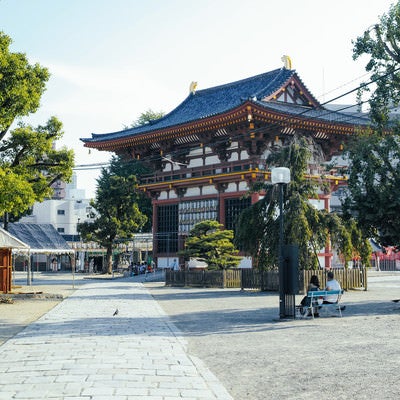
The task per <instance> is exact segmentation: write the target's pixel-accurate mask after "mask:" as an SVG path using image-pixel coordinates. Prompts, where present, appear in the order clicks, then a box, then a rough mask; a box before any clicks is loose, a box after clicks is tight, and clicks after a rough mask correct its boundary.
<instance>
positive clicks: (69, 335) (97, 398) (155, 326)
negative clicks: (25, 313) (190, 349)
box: [0, 280, 232, 400]
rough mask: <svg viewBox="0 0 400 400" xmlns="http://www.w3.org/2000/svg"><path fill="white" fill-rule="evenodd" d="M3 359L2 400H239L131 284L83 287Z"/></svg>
mask: <svg viewBox="0 0 400 400" xmlns="http://www.w3.org/2000/svg"><path fill="white" fill-rule="evenodd" d="M116 310H118V312H117V313H116V315H114V313H115V312H116ZM0 360H1V362H0V400H10V399H26V400H28V399H41V400H42V399H63V400H78V399H91V400H106V399H108V400H110V399H121V400H128V399H129V400H139V399H142V400H143V399H151V400H174V399H176V400H177V399H180V400H182V399H187V400H196V399H203V400H204V399H207V400H211V399H218V400H231V399H232V397H231V396H230V395H229V393H228V392H227V391H226V390H225V388H224V387H223V386H222V385H221V383H220V382H219V381H218V380H217V379H216V377H215V376H214V375H213V374H212V373H211V372H210V371H209V370H208V369H207V368H206V367H205V366H204V364H203V363H202V362H201V360H199V359H196V358H194V357H191V356H190V355H189V354H188V353H187V351H186V343H185V341H184V340H183V339H182V337H181V335H180V332H179V331H177V329H176V328H175V326H174V325H173V324H172V323H171V322H170V320H169V318H168V316H167V315H166V314H165V313H164V312H163V311H162V309H161V308H160V307H159V305H158V303H157V302H156V301H155V300H154V299H153V298H152V297H151V296H150V294H149V293H148V291H147V289H146V288H144V287H143V285H142V284H140V283H134V282H129V281H127V280H118V281H104V282H94V283H89V284H86V285H82V286H80V287H79V288H78V289H77V290H76V291H75V292H74V293H73V294H72V295H70V296H69V297H68V298H67V299H65V300H64V301H63V302H61V303H60V304H58V305H57V306H56V307H55V308H53V309H52V310H51V311H50V312H48V313H47V314H45V315H44V316H43V317H42V318H40V319H39V320H37V321H36V322H34V323H32V324H30V325H29V326H28V327H27V328H25V329H24V330H23V331H21V332H20V333H19V334H17V335H16V336H14V337H13V338H12V339H10V340H8V341H7V342H5V343H4V344H3V345H2V346H0Z"/></svg>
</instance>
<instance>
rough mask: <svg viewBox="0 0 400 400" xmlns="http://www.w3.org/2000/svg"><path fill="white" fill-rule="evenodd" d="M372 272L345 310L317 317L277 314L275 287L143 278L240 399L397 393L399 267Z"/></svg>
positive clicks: (352, 293)
mask: <svg viewBox="0 0 400 400" xmlns="http://www.w3.org/2000/svg"><path fill="white" fill-rule="evenodd" d="M370 275H371V276H370V277H369V289H368V291H349V292H347V293H345V294H344V296H343V302H344V304H346V310H345V311H344V312H343V314H344V315H343V318H339V317H321V318H316V319H314V320H312V319H309V318H307V319H302V320H284V321H282V320H279V318H278V314H279V310H278V304H279V302H278V300H279V299H278V296H277V294H268V293H257V292H241V291H238V290H227V289H225V290H214V289H187V288H168V287H164V286H163V285H162V284H155V283H152V284H146V286H147V287H148V288H149V289H150V292H151V293H152V295H153V296H154V298H155V299H156V300H157V301H158V302H159V304H160V305H161V307H162V308H163V309H164V310H165V312H167V313H168V314H169V315H170V317H171V319H172V321H173V322H174V324H175V325H176V326H177V327H178V328H179V329H180V330H181V331H182V333H183V335H184V337H185V338H186V340H187V341H188V343H189V351H190V352H191V353H192V354H194V355H196V356H197V357H199V358H201V359H202V360H203V361H204V362H205V363H206V365H207V366H208V368H210V369H211V371H212V372H213V373H214V374H215V375H216V376H217V377H218V378H219V379H220V381H221V382H222V383H223V384H224V385H225V387H226V388H227V390H228V391H229V392H230V393H231V395H232V396H233V397H234V398H235V399H252V400H255V399H274V400H275V399H296V400H298V399H308V400H313V399H331V398H335V399H353V398H357V399H368V400H370V399H375V398H376V399H378V398H379V399H393V400H394V399H398V398H399V393H400V382H399V379H398V368H399V365H400V330H399V327H400V325H399V322H400V303H393V302H392V300H393V299H396V298H400V273H392V274H387V273H379V274H376V273H371V274H370ZM300 299H301V296H299V297H298V299H297V303H299V301H300Z"/></svg>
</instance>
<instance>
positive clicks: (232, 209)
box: [225, 197, 251, 230]
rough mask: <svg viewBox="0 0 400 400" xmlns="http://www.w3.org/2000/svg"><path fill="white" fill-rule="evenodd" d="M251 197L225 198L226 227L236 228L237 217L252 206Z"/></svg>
mask: <svg viewBox="0 0 400 400" xmlns="http://www.w3.org/2000/svg"><path fill="white" fill-rule="evenodd" d="M250 205H251V199H250V197H247V198H244V199H243V198H240V197H238V198H236V199H226V200H225V228H226V229H232V230H234V229H235V223H236V219H237V217H238V216H239V214H240V213H241V212H242V211H243V210H245V209H246V208H248V207H250Z"/></svg>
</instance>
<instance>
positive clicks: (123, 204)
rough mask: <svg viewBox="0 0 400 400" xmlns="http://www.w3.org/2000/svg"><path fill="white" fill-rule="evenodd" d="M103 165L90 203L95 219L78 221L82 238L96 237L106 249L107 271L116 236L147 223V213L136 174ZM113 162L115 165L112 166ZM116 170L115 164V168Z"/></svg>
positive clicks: (93, 239) (126, 235) (127, 234)
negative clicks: (140, 200) (140, 203)
mask: <svg viewBox="0 0 400 400" xmlns="http://www.w3.org/2000/svg"><path fill="white" fill-rule="evenodd" d="M115 163H116V159H114V160H113V162H112V163H111V166H110V167H109V168H104V169H103V170H102V172H101V175H100V177H99V178H98V180H97V183H98V186H97V191H96V197H95V199H94V200H92V202H91V205H92V207H93V208H94V209H95V210H96V212H97V217H96V218H95V220H94V222H90V223H89V222H84V223H82V224H79V225H78V232H79V233H80V234H81V235H82V237H83V239H84V240H89V241H95V242H98V243H99V244H101V245H102V246H103V247H105V248H106V249H107V255H106V258H107V261H106V268H107V271H103V272H108V273H111V272H112V250H113V245H114V243H115V240H116V239H118V238H124V239H125V238H130V237H132V236H133V234H134V233H135V232H138V231H139V230H140V229H141V228H142V227H143V226H144V225H145V223H146V221H147V217H146V216H145V215H144V214H143V213H142V212H141V211H140V209H139V206H138V202H137V200H138V198H139V194H138V191H137V181H136V177H135V175H128V174H125V175H123V174H122V175H121V174H117V173H116V172H115V171H114V170H113V168H116V167H115ZM113 166H114V167H113ZM116 169H117V170H118V168H116Z"/></svg>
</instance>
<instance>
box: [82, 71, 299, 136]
mask: <svg viewBox="0 0 400 400" xmlns="http://www.w3.org/2000/svg"><path fill="white" fill-rule="evenodd" d="M294 73H295V71H294V70H288V69H284V68H281V69H276V70H273V71H270V72H266V73H264V74H260V75H256V76H252V77H250V78H247V79H242V80H240V81H236V82H232V83H228V84H225V85H221V86H215V87H212V88H209V89H204V90H198V91H196V92H195V94H190V95H189V96H188V97H187V98H186V99H185V100H184V101H183V102H182V103H181V104H180V105H179V106H178V107H176V108H175V109H174V110H173V111H171V112H170V113H169V114H167V115H165V116H164V117H163V118H160V119H158V120H155V121H152V122H151V123H150V124H146V125H143V126H140V127H137V128H132V129H126V130H123V131H119V132H113V133H105V134H92V139H81V140H82V141H84V142H96V141H104V140H113V139H119V138H123V137H129V136H134V135H138V134H142V133H146V132H150V131H154V130H158V129H164V128H168V127H171V126H176V125H180V124H184V123H187V122H191V121H196V120H200V119H203V118H207V117H210V116H213V115H218V114H222V113H224V112H226V111H229V110H231V109H233V108H235V107H238V106H239V105H240V104H242V103H243V102H244V101H247V100H257V99H261V98H264V97H265V96H268V95H270V94H272V93H274V92H275V91H276V90H278V89H279V88H280V87H282V86H283V85H284V84H285V82H287V81H288V79H290V77H291V76H292V75H293V74H294Z"/></svg>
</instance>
